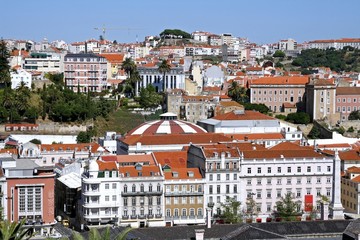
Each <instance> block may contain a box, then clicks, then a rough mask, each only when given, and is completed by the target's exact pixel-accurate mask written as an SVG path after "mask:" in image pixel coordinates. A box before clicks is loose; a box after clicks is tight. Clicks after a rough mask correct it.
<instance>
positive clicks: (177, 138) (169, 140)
mask: <svg viewBox="0 0 360 240" xmlns="http://www.w3.org/2000/svg"><path fill="white" fill-rule="evenodd" d="M120 141H122V142H124V143H125V144H127V145H135V144H136V143H138V142H140V143H141V144H143V145H170V144H190V143H193V144H201V143H211V142H227V141H231V139H230V138H228V137H226V136H225V135H224V134H220V133H197V134H165V135H149V136H141V135H139V136H126V137H125V138H123V139H120Z"/></svg>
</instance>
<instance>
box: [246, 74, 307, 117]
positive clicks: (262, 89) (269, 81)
mask: <svg viewBox="0 0 360 240" xmlns="http://www.w3.org/2000/svg"><path fill="white" fill-rule="evenodd" d="M308 82H309V77H307V76H279V77H263V78H259V79H253V80H249V84H250V102H251V103H257V104H260V103H263V104H265V105H266V106H267V107H268V108H269V109H270V110H271V111H273V112H283V110H284V108H283V105H284V103H290V104H296V105H297V106H298V108H299V109H300V110H301V109H304V106H305V105H304V102H305V99H304V95H305V86H306V84H307V83H308Z"/></svg>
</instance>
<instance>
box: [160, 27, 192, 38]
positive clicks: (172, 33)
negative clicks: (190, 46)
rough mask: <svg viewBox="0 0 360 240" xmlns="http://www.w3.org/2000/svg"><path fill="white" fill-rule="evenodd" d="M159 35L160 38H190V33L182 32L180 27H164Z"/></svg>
mask: <svg viewBox="0 0 360 240" xmlns="http://www.w3.org/2000/svg"><path fill="white" fill-rule="evenodd" d="M160 37H161V38H162V39H165V38H174V37H175V38H183V39H189V38H191V35H190V34H189V33H187V32H184V31H182V30H180V29H165V30H164V31H162V32H161V33H160Z"/></svg>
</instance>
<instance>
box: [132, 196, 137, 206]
mask: <svg viewBox="0 0 360 240" xmlns="http://www.w3.org/2000/svg"><path fill="white" fill-rule="evenodd" d="M131 205H132V206H136V197H133V198H131Z"/></svg>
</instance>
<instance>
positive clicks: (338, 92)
mask: <svg viewBox="0 0 360 240" xmlns="http://www.w3.org/2000/svg"><path fill="white" fill-rule="evenodd" d="M41 1H43V0H41ZM140 2H141V1H140ZM160 2H162V1H160ZM160 2H159V3H154V6H150V4H149V3H139V6H140V5H141V4H142V5H141V6H143V8H145V7H148V12H151V11H154V10H153V9H154V8H159V11H160V9H163V10H164V9H168V8H160ZM185 2H186V4H190V3H189V2H188V1H185ZM200 2H201V1H200ZM200 2H196V3H194V7H195V6H196V7H199V5H201V3H200ZM261 2H262V0H259V1H258V2H255V3H254V6H253V8H255V7H256V6H258V4H260V3H261ZM7 4H10V3H7ZM24 4H25V5H24V6H26V5H27V4H28V3H24ZM44 4H45V5H47V2H46V3H45V2H44ZM78 4H80V3H74V6H73V7H80V5H79V6H77V5H78ZM89 4H90V3H89ZM116 4H118V3H116ZM234 4H235V5H234V7H235V6H236V7H240V5H239V6H238V4H239V3H234ZM287 4H288V3H284V6H283V7H284V8H286V7H287ZM317 4H319V3H314V6H315V5H317ZM10 5H11V4H10ZM10 5H9V6H10ZM116 6H117V5H116ZM126 6H127V7H129V6H130V5H129V3H124V6H123V7H126ZM169 6H170V5H169ZM171 6H172V7H173V8H176V7H175V6H173V5H172V4H171ZM244 6H245V5H244ZM246 6H247V5H246ZM27 7H28V8H29V10H30V11H31V10H33V7H34V6H30V5H29V6H27ZM214 7H215V5H214V3H209V6H208V11H209V13H211V12H212V11H214V10H213V8H214ZM342 7H343V6H341V8H342ZM62 8H63V6H61V7H60V6H59V11H60V10H61V9H62ZM143 8H142V9H139V12H142V11H144V9H143ZM183 8H184V6H179V9H178V11H181V9H183ZM187 8H188V7H187ZM215 8H216V7H215ZM303 8H304V6H299V9H303ZM46 9H47V7H46ZM281 9H282V8H281V7H279V10H281ZM99 10H100V9H99ZM293 10H294V9H293ZM72 11H74V9H72V10H69V12H72ZM112 11H114V10H112V9H107V10H104V12H112ZM233 11H234V10H233V9H229V13H230V12H233ZM242 11H244V10H242ZM259 11H263V10H259ZM349 11H353V10H349ZM6 14H7V13H6ZM47 14H49V13H44V15H47ZM82 14H84V13H83V12H79V15H78V16H77V18H79V19H80V18H81V17H84V18H85V16H86V15H82ZM127 14H129V13H124V16H123V17H125V16H127ZM132 14H134V13H132ZM178 14H179V13H178V12H176V11H175V12H174V18H171V16H170V15H171V14H170V15H169V12H164V18H165V16H166V18H169V19H170V20H169V24H166V23H164V24H162V25H160V24H159V25H158V26H157V27H161V26H163V27H162V28H159V29H156V28H154V26H153V25H154V23H151V24H149V23H148V24H146V23H145V22H144V20H143V18H142V17H143V16H139V19H138V20H134V21H133V22H131V23H132V24H125V23H124V24H117V23H116V22H114V21H112V22H111V21H110V20H111V19H112V18H110V16H109V20H108V21H103V23H101V22H100V24H99V22H97V24H94V25H91V26H86V27H87V30H86V31H83V30H80V28H79V29H78V31H74V33H73V35H72V36H70V35H69V33H68V32H66V33H65V32H64V34H63V36H64V37H61V36H60V37H59V35H58V32H56V31H54V29H51V30H50V28H49V30H48V32H46V33H45V34H44V33H43V28H41V27H39V29H38V33H36V31H35V35H32V34H34V33H33V32H31V34H30V33H29V32H28V30H27V29H24V31H23V32H22V33H21V32H18V30H17V29H14V30H13V32H12V30H10V29H9V28H8V27H9V26H12V25H13V24H14V23H15V22H16V21H17V20H14V21H13V22H11V23H10V22H9V24H8V26H6V28H5V27H4V28H3V29H4V30H3V31H0V37H1V40H0V165H1V170H0V211H1V215H0V236H1V237H0V239H9V240H10V239H47V240H50V239H61V240H66V239H68V240H69V239H74V240H77V239H104V240H108V239H109V240H110V239H129V240H130V239H149V240H154V239H179V240H180V239H195V240H205V239H224V240H225V239H240V240H241V239H244V240H246V239H249V240H251V239H324V240H325V239H326V240H330V239H331V240H341V239H344V240H350V239H353V240H355V239H359V237H360V231H359V229H360V220H359V217H360V37H358V36H356V35H355V36H354V29H351V27H346V26H344V28H343V29H341V28H339V29H338V32H336V31H334V34H333V35H331V34H328V35H327V34H324V33H323V32H321V31H322V30H319V33H316V31H313V30H311V31H309V32H306V31H303V32H304V33H303V34H301V33H297V32H296V31H293V30H292V29H289V32H288V34H287V35H286V36H284V32H283V31H286V29H285V30H284V29H282V30H279V33H274V36H275V37H277V39H275V40H274V36H271V37H268V38H266V37H263V35H261V34H260V33H254V31H255V30H254V31H250V30H248V28H247V27H246V26H244V27H243V29H245V30H247V31H249V33H248V34H247V33H246V31H240V32H238V31H239V28H234V29H233V30H231V28H230V27H233V26H234V25H232V24H233V23H230V22H229V25H228V26H226V25H225V24H224V26H223V27H222V25H221V24H220V25H219V26H218V25H217V24H214V22H213V19H208V18H207V17H208V16H205V15H204V16H203V17H202V18H203V22H204V23H198V24H196V23H195V22H194V20H193V18H194V17H193V16H192V15H191V14H190V13H189V15H191V16H189V17H188V19H185V18H184V22H183V24H182V25H181V24H178V23H177V21H178V20H177V19H176V17H177V15H178ZM199 14H200V15H199V16H198V17H200V16H202V13H199ZM222 14H223V13H222ZM247 14H249V13H244V16H247ZM284 14H285V13H284ZM287 14H289V13H286V14H285V15H287ZM298 14H299V13H294V16H298ZM319 14H320V16H323V14H324V13H319ZM102 16H103V15H102V14H99V19H101V18H102ZM116 17H121V15H119V16H116ZM356 17H357V16H356ZM356 17H353V18H354V19H355V18H356ZM37 18H38V16H35V17H34V20H36V19H37ZM230 18H231V17H229V19H230ZM74 19H76V18H75V17H74ZM277 19H278V16H276V17H274V21H276V20H277ZM259 20H260V21H261V19H257V20H254V22H256V23H257V21H259ZM52 21H53V19H50V20H49V22H50V24H52V23H51V22H52ZM56 21H57V22H58V21H59V20H56ZM67 21H68V19H64V26H65V25H66V24H67ZM88 21H89V22H88V25H89V23H90V22H91V24H92V23H94V22H92V21H94V20H88ZM153 21H155V22H156V21H158V16H156V17H155V16H154V18H153V19H149V22H153ZM206 21H208V22H207V23H208V24H210V25H206V24H205V22H206ZM307 21H309V19H306V20H305V19H304V23H305V22H307ZM311 21H313V20H311ZM321 21H323V20H319V23H320V22H321ZM329 21H330V20H329ZM190 22H191V23H190ZM240 22H241V21H240ZM254 22H253V23H249V24H250V25H251V24H254ZM290 22H292V23H293V20H291V21H290ZM46 24H48V23H44V25H46ZM79 24H80V23H79ZM81 24H82V23H81ZM170 24H173V26H175V27H168V26H169V25H170ZM241 24H244V22H241ZM284 24H286V23H284ZM293 24H294V23H293ZM314 24H315V25H316V23H314ZM351 24H352V23H349V26H352V25H351ZM149 25H152V27H149ZM64 26H60V25H59V29H62V27H64ZM76 26H77V25H76V23H75V22H74V29H75V28H76ZM78 26H80V25H78ZM178 26H179V27H178ZM182 26H183V27H182ZM239 26H240V25H239ZM190 27H192V28H195V29H193V30H191V31H189V30H188V29H189V28H190ZM324 28H326V27H325V26H324ZM309 29H312V26H309ZM348 30H349V31H348ZM150 31H153V32H150ZM257 31H261V30H257ZM266 31H267V30H266ZM266 31H265V30H264V32H263V33H262V34H265V35H266V34H267V35H269V34H268V33H266ZM274 31H275V32H276V30H274ZM89 32H91V33H89ZM257 34H258V35H257ZM278 34H279V35H278ZM289 34H290V35H292V36H291V37H290V35H289ZM311 34H312V35H311ZM337 34H340V35H341V36H340V35H337ZM342 34H345V35H342ZM355 34H357V33H356V32H355ZM239 35H240V36H239ZM33 36H37V38H33ZM321 36H323V37H321ZM54 37H56V38H58V37H59V38H58V39H54ZM32 38H33V39H32ZM259 38H261V40H260V39H259ZM64 39H65V40H64Z"/></svg>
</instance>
